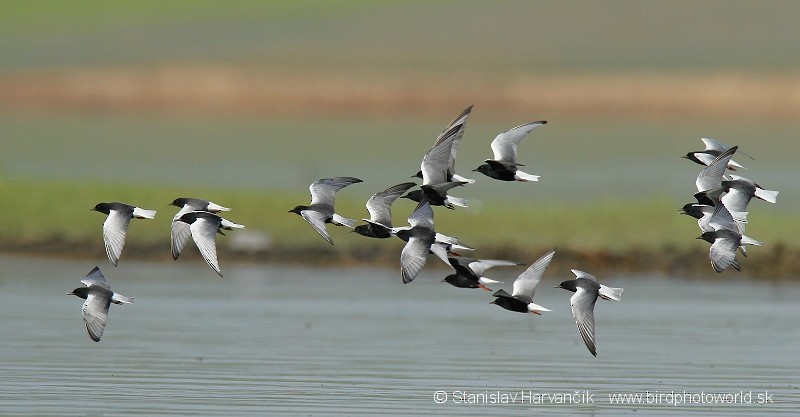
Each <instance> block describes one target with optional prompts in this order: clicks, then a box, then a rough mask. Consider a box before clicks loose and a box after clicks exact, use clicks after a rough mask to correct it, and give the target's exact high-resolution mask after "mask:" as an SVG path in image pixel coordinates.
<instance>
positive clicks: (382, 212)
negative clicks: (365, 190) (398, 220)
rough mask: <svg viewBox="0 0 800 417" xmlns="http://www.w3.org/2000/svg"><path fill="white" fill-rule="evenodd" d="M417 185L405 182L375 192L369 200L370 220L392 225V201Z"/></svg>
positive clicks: (387, 225) (388, 225)
mask: <svg viewBox="0 0 800 417" xmlns="http://www.w3.org/2000/svg"><path fill="white" fill-rule="evenodd" d="M415 185H416V184H415V183H413V182H404V183H402V184H397V185H394V186H391V187H389V188H387V189H385V190H383V191H380V192H377V193H375V194H373V195H372V197H370V198H369V200H367V211H368V212H369V219H370V221H371V222H373V223H380V224H382V225H384V226H386V227H392V203H394V201H395V200H397V198H398V197H400V196H401V195H402V194H403V193H404V192H406V191H408V190H409V189H410V188H411V187H413V186H415Z"/></svg>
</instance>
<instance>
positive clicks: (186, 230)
mask: <svg viewBox="0 0 800 417" xmlns="http://www.w3.org/2000/svg"><path fill="white" fill-rule="evenodd" d="M191 235H192V229H191V227H190V226H189V225H188V224H186V223H184V222H182V221H175V220H173V221H172V227H171V228H170V236H171V239H170V247H171V248H172V259H178V256H180V255H181V251H183V248H184V247H186V242H188V241H189V237H190V236H191Z"/></svg>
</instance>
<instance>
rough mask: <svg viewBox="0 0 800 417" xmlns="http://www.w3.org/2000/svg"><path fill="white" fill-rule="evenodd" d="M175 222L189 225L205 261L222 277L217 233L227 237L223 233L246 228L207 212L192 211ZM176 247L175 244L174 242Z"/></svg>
mask: <svg viewBox="0 0 800 417" xmlns="http://www.w3.org/2000/svg"><path fill="white" fill-rule="evenodd" d="M175 221H176V222H183V223H186V224H188V225H189V231H190V232H191V235H192V239H193V240H194V243H195V244H196V245H197V249H199V250H200V254H201V255H203V259H205V260H206V263H207V264H208V266H210V267H211V269H213V270H214V272H216V273H217V274H218V275H219V276H220V277H221V276H222V272H221V271H220V269H219V262H218V261H217V241H216V236H217V233H219V234H221V235H223V236H225V233H222V231H223V230H233V229H244V226H242V225H241V224H236V223H234V222H232V221H229V220H226V219H223V218H222V217H220V216H217V215H216V214H214V213H209V212H207V211H190V212H188V213H185V214H183V215H182V216H181V217H179V218H178V219H177V220H175ZM174 246H175V243H174V242H173V247H174ZM178 255H180V253H178ZM176 258H177V257H176Z"/></svg>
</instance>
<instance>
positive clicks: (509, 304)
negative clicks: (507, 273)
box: [490, 249, 556, 315]
mask: <svg viewBox="0 0 800 417" xmlns="http://www.w3.org/2000/svg"><path fill="white" fill-rule="evenodd" d="M555 253H556V251H555V249H553V250H552V251H550V252H547V253H546V254H544V255H542V257H541V258H539V259H538V260H536V262H534V263H533V265H531V266H529V267H528V269H526V270H525V272H523V273H522V274H520V276H519V277H517V279H515V280H514V289H513V291H512V292H511V294H509V293H507V292H505V291H504V290H502V289H501V290H497V291H495V293H494V294H492V296H493V297H497V298H495V300H494V301H492V302H491V303H490V304H497V305H499V306H500V307H503V308H504V309H506V310H510V311H516V312H518V313H533V314H537V315H540V314H542V313H541V312H542V311H553V310H550V309H547V308H545V307H542V306H540V305H538V304H536V303H534V302H533V295H534V293H535V292H536V285H537V284H539V281H541V280H542V276H543V275H544V271H546V270H547V267H548V266H549V265H550V261H551V260H553V255H554V254H555Z"/></svg>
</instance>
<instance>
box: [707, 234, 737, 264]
mask: <svg viewBox="0 0 800 417" xmlns="http://www.w3.org/2000/svg"><path fill="white" fill-rule="evenodd" d="M726 235H727V234H726ZM726 235H723V236H719V235H718V236H717V238H716V239H714V243H712V244H711V248H710V249H709V251H708V258H709V259H710V260H711V266H712V267H713V268H714V271H717V272H722V271H724V270H725V269H726V268H727V267H729V266H731V265H733V264H734V263H735V262H736V248H737V247H739V241H741V239H739V240H738V241H737V240H736V239H734V238H733V237H732V236H726ZM737 269H738V268H737Z"/></svg>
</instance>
